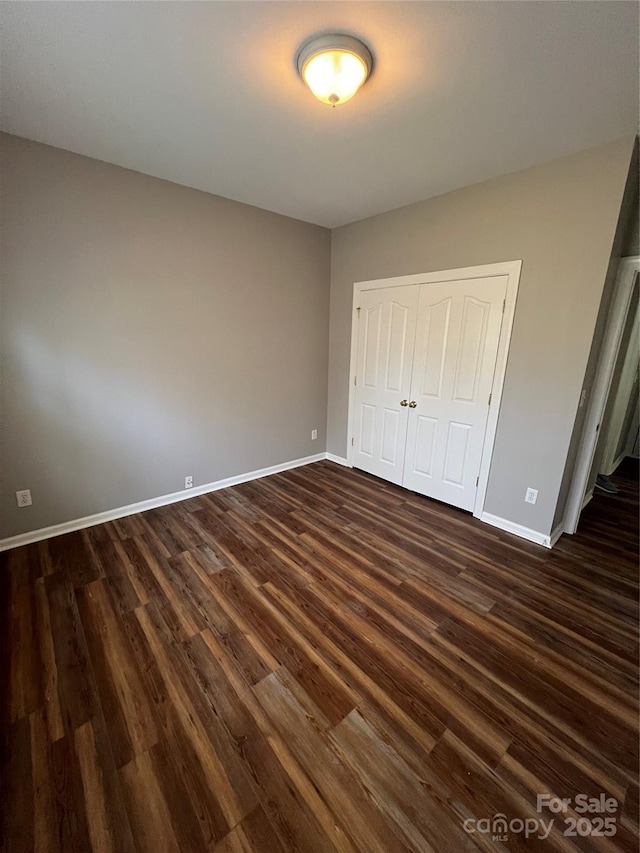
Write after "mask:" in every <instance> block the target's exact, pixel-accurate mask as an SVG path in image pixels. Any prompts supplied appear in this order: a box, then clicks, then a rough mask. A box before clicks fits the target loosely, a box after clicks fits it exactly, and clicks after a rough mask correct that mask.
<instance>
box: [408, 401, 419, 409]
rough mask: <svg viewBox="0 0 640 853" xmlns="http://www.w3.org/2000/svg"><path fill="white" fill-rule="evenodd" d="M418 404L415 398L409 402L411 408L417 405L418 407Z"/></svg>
mask: <svg viewBox="0 0 640 853" xmlns="http://www.w3.org/2000/svg"><path fill="white" fill-rule="evenodd" d="M417 405H418V404H417V403H416V401H415V400H412V401H411V402H410V403H409V408H410V409H415V407H416V406H417Z"/></svg>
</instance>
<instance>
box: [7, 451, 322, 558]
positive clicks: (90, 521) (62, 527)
mask: <svg viewBox="0 0 640 853" xmlns="http://www.w3.org/2000/svg"><path fill="white" fill-rule="evenodd" d="M326 458H327V454H326V453H316V454H315V455H314V456H304V457H303V458H302V459H292V460H291V461H290V462H281V463H280V464H279V465H271V466H270V467H269V468H260V470H258V471H249V472H248V473H247V474H238V475H237V476H235V477H227V478H226V479H224V480H216V481H215V482H214V483H206V484H205V485H204V486H194V487H193V489H183V490H182V491H180V492H173V493H171V494H169V495H161V496H160V497H157V498H150V499H149V500H146V501H139V502H138V503H135V504H128V505H127V506H121V507H117V508H116V509H108V510H107V511H106V512H98V513H96V514H95V515H87V516H85V517H84V518H76V519H74V520H73V521H64V522H63V523H62V524H54V525H52V526H51V527H41V528H40V529H39V530H31V531H29V532H28V533H20V534H18V535H17V536H10V537H9V538H8V539H0V551H8V550H9V549H10V548H18V547H19V546H20V545H30V544H31V543H32V542H40V541H42V540H43V539H51V538H52V537H54V536H61V535H62V534H63V533H73V532H74V531H76V530H84V528H85V527H93V526H94V525H96V524H104V523H105V522H106V521H115V519H117V518H124V517H125V516H127V515H135V514H136V513H138V512H145V511H146V510H148V509H156V508H157V507H160V506H168V505H169V504H174V503H178V502H179V501H186V500H189V498H195V497H197V496H198V495H206V494H207V492H217V491H218V490H219V489H226V488H228V487H229V486H237V485H239V484H240V483H248V482H249V481H250V480H258V479H260V478H261V477H268V476H269V475H270V474H278V473H279V472H280V471H288V470H290V469H291V468H300V467H302V466H303V465H310V464H311V463H312V462H320V461H321V460H323V459H326Z"/></svg>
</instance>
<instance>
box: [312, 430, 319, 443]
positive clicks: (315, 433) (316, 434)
mask: <svg viewBox="0 0 640 853" xmlns="http://www.w3.org/2000/svg"><path fill="white" fill-rule="evenodd" d="M317 437H318V430H317V429H312V430H311V441H315V440H316V438H317Z"/></svg>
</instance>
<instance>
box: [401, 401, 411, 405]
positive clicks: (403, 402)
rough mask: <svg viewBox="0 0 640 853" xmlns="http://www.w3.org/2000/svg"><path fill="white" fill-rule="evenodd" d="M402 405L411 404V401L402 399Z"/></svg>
mask: <svg viewBox="0 0 640 853" xmlns="http://www.w3.org/2000/svg"><path fill="white" fill-rule="evenodd" d="M400 405H401V406H408V405H409V401H408V400H400Z"/></svg>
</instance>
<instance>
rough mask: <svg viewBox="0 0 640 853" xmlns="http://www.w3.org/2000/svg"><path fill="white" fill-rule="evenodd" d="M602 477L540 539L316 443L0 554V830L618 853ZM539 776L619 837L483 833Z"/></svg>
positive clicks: (632, 615) (617, 704) (630, 477)
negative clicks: (169, 499) (543, 543)
mask: <svg viewBox="0 0 640 853" xmlns="http://www.w3.org/2000/svg"><path fill="white" fill-rule="evenodd" d="M614 481H615V482H617V483H618V485H619V492H618V494H616V495H608V494H607V495H604V494H597V495H595V496H594V499H593V500H592V501H591V503H590V504H589V506H588V507H587V508H586V509H585V511H584V513H583V518H582V520H581V525H580V530H579V532H578V534H577V535H576V536H573V537H569V536H563V537H562V538H561V540H560V541H559V542H558V543H557V545H556V547H555V548H554V549H553V550H551V551H550V550H548V549H545V548H541V547H540V546H536V545H534V544H532V543H528V542H524V541H523V540H519V539H517V538H515V537H514V536H512V535H510V534H508V533H506V532H503V531H500V530H497V529H495V528H491V527H489V526H487V525H485V524H482V523H481V522H480V521H479V520H478V519H474V518H471V517H470V516H469V515H468V514H466V513H463V512H460V511H459V510H457V509H454V508H453V507H448V506H446V505H444V504H441V503H438V502H435V501H430V500H427V499H426V498H423V497H421V496H419V495H416V494H413V493H410V492H407V491H405V490H403V489H401V488H399V487H397V486H394V485H392V484H390V483H385V482H383V481H381V480H378V479H376V478H375V477H372V476H370V475H368V474H365V473H363V472H360V471H356V470H350V469H347V468H343V467H341V466H337V465H334V464H332V463H330V462H319V463H315V464H313V465H310V466H306V467H305V468H301V469H293V470H289V471H284V472H282V473H280V474H275V475H273V476H272V477H269V478H265V479H263V480H257V481H251V482H247V483H244V484H241V485H239V486H235V487H232V488H230V489H226V490H223V491H219V492H215V493H211V494H208V495H201V496H199V497H196V498H193V499H189V500H186V501H183V502H180V503H178V504H174V505H170V506H165V507H160V508H158V509H155V510H150V511H148V512H145V513H142V514H140V515H136V516H130V517H128V518H123V519H118V520H116V521H113V522H107V523H105V524H102V525H97V526H95V527H92V528H89V529H87V530H83V531H80V532H77V533H71V534H67V535H65V536H61V537H57V538H55V539H51V540H48V541H46V542H41V543H36V544H33V545H29V546H25V547H24V548H18V549H14V550H13V551H9V552H7V553H4V554H0V637H1V641H2V649H3V655H2V656H0V712H1V713H0V722H1V731H0V735H1V738H0V747H1V749H0V761H1V764H2V767H1V768H0V812H1V814H2V831H3V844H4V846H3V850H4V849H7V851H11V853H13V851H25V853H26V851H37V853H58V851H60V853H62V851H64V853H67V851H77V853H85V851H86V852H87V853H89V851H118V853H120V851H125V853H126V851H130V850H134V849H135V850H136V851H138V853H148V851H152V853H156V851H165V850H166V851H173V850H175V851H178V850H179V851H185V853H187V851H188V853H204V851H215V853H285V851H297V853H309V851H314V853H316V851H317V853H331V851H340V853H344V852H345V851H349V853H351V852H352V853H373V851H380V853H392V851H396V850H397V851H412V853H432V851H436V853H458V851H459V853H471V851H472V850H482V851H487V853H490V851H494V852H495V851H496V850H500V849H505V850H509V851H523V853H528V851H529V850H541V851H542V850H544V851H550V853H570V851H573V852H574V853H575V851H581V853H591V851H594V853H596V851H597V853H615V851H618V853H621V851H623V852H624V853H626V851H632V850H635V849H637V845H638V840H639V823H640V819H639V814H640V807H639V797H638V761H639V755H638V752H639V750H638V736H637V735H638V723H637V719H638V718H637V713H638V636H637V626H638V618H639V615H640V608H639V597H638V587H639V584H638V561H637V546H638V465H637V462H635V463H633V464H632V463H631V462H630V461H629V460H627V461H625V463H624V465H623V466H622V467H621V469H620V471H619V472H618V473H617V474H616V475H614ZM541 793H549V794H553V795H555V796H559V797H565V798H567V799H569V800H571V803H570V804H568V806H567V815H569V816H570V817H574V818H576V819H577V818H580V817H583V816H582V815H581V814H580V812H578V811H577V810H576V807H575V806H576V803H575V802H574V799H575V797H576V796H577V795H578V794H584V795H586V796H589V797H599V796H600V795H603V796H605V797H609V798H613V799H614V800H615V801H616V802H617V806H616V808H615V810H614V811H615V813H614V815H613V816H614V818H615V823H614V827H615V830H616V831H615V834H614V835H612V836H609V837H607V836H599V837H598V836H596V835H593V834H591V832H589V831H587V832H584V833H583V834H582V835H581V834H580V833H578V834H576V835H573V836H570V835H566V834H564V831H563V830H564V828H565V827H564V823H563V820H561V819H560V818H559V817H558V816H557V815H556V816H555V818H556V819H555V820H554V825H553V827H551V828H550V834H549V835H548V837H547V838H546V839H544V840H540V839H537V838H528V839H527V838H526V837H525V835H524V832H523V831H520V830H517V831H514V830H509V832H508V838H507V839H502V840H501V841H499V840H497V838H494V837H493V836H492V834H491V832H485V831H483V830H482V826H483V823H482V820H484V821H490V820H491V819H492V817H493V816H494V815H497V814H499V813H500V814H502V815H504V816H505V819H506V820H507V821H510V820H515V821H516V825H517V822H518V821H529V822H530V823H531V822H532V821H537V820H539V819H540V818H543V819H545V820H546V821H547V823H548V820H549V818H550V817H552V816H553V815H551V814H550V813H549V812H548V811H547V812H543V813H540V812H538V811H537V796H538V794H541ZM589 818H590V819H591V820H593V815H589ZM478 821H480V823H478ZM585 826H586V828H587V830H589V828H591V829H593V826H592V825H590V824H588V823H584V821H583V823H582V824H581V827H582V829H583V830H584V829H585Z"/></svg>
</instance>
